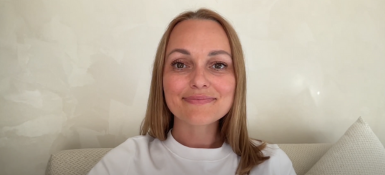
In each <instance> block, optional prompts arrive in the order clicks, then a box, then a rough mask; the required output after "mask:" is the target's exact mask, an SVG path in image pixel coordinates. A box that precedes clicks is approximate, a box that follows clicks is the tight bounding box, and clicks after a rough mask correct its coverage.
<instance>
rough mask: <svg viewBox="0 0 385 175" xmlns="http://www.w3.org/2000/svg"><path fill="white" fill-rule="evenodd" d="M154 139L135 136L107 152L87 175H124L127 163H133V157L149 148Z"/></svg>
mask: <svg viewBox="0 0 385 175" xmlns="http://www.w3.org/2000/svg"><path fill="white" fill-rule="evenodd" d="M153 141H154V138H153V137H151V136H136V137H131V138H129V139H127V140H126V141H125V142H123V143H122V144H120V145H119V146H117V147H116V148H113V149H112V150H111V151H109V152H108V153H107V154H106V155H105V156H104V157H103V158H102V159H101V160H100V161H99V162H98V163H97V164H96V165H95V166H94V167H93V168H92V169H91V171H90V172H89V175H99V174H100V175H102V174H124V173H123V172H127V170H128V169H127V163H129V162H133V161H134V160H135V157H136V156H138V155H140V154H146V153H141V152H143V151H145V150H148V149H147V148H148V147H149V146H150V144H151V142H153Z"/></svg>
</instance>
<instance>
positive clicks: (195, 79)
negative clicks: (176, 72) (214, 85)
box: [190, 67, 210, 89]
mask: <svg viewBox="0 0 385 175" xmlns="http://www.w3.org/2000/svg"><path fill="white" fill-rule="evenodd" d="M190 77H191V81H190V87H191V88H193V89H202V88H208V87H209V86H210V81H209V79H208V78H207V73H206V72H205V69H204V68H199V67H197V68H195V69H194V71H193V72H192V73H191V76H190Z"/></svg>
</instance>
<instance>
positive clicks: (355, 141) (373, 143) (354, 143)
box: [306, 117, 385, 175]
mask: <svg viewBox="0 0 385 175" xmlns="http://www.w3.org/2000/svg"><path fill="white" fill-rule="evenodd" d="M306 174H307V175H318V174H339V175H344V174H349V175H355V174H373V175H374V174H385V149H384V146H383V145H382V144H381V142H380V140H379V139H378V138H377V137H376V135H375V134H374V133H373V131H372V130H371V129H370V127H369V125H368V124H367V123H365V122H364V121H363V120H362V118H361V117H360V118H359V119H358V120H357V121H356V122H355V123H354V124H353V125H352V126H351V127H350V128H349V129H348V130H347V131H346V133H345V134H344V135H343V136H342V137H341V138H340V139H339V140H338V141H337V143H335V144H334V145H333V147H331V148H330V149H329V151H327V152H326V153H325V155H324V156H322V158H321V159H320V160H319V161H318V162H317V163H316V164H315V165H314V166H313V167H312V168H311V169H310V170H309V172H307V173H306Z"/></svg>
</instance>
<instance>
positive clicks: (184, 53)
mask: <svg viewBox="0 0 385 175" xmlns="http://www.w3.org/2000/svg"><path fill="white" fill-rule="evenodd" d="M231 54H232V53H231V49H230V44H229V41H228V38H227V36H226V33H225V31H224V30H223V28H222V27H221V26H220V25H219V24H218V23H217V22H214V21H211V20H186V21H183V22H181V23H179V24H178V25H177V26H175V28H174V29H173V31H172V32H171V35H170V38H169V42H168V45H167V48H166V57H165V65H164V70H163V71H164V72H163V88H164V94H165V98H166V103H167V106H168V108H169V109H170V110H171V112H172V113H173V114H174V116H175V117H176V118H175V120H180V121H183V122H185V123H188V124H190V125H209V124H213V123H215V122H217V121H218V120H219V119H220V118H222V117H223V116H224V115H226V114H227V113H228V111H229V110H230V108H231V106H232V103H233V98H234V91H235V75H234V66H233V61H232V56H231Z"/></svg>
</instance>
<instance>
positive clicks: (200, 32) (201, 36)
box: [166, 19, 231, 53]
mask: <svg viewBox="0 0 385 175" xmlns="http://www.w3.org/2000/svg"><path fill="white" fill-rule="evenodd" d="M175 48H182V49H187V50H190V51H192V52H194V51H196V50H198V51H210V50H225V51H227V52H229V53H230V51H231V50H230V44H229V40H228V38H227V35H226V32H225V31H224V29H223V28H222V26H221V25H220V24H219V23H217V22H216V21H213V20H202V19H190V20H185V21H182V22H180V23H179V24H177V25H176V26H175V27H174V29H173V30H172V32H171V34H170V37H169V41H168V44H167V50H166V52H167V53H168V52H170V51H171V50H173V49H175Z"/></svg>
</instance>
